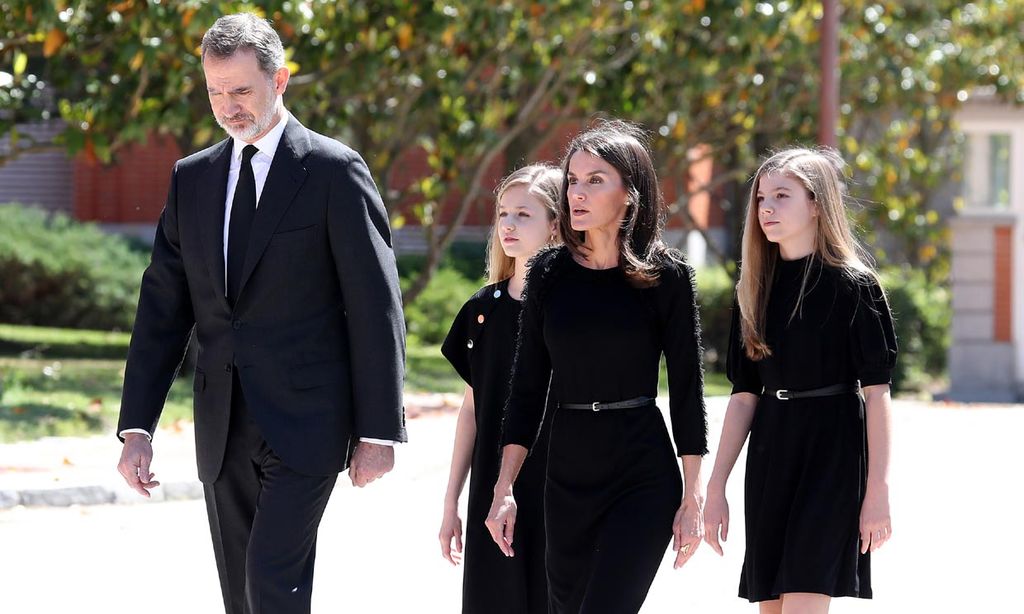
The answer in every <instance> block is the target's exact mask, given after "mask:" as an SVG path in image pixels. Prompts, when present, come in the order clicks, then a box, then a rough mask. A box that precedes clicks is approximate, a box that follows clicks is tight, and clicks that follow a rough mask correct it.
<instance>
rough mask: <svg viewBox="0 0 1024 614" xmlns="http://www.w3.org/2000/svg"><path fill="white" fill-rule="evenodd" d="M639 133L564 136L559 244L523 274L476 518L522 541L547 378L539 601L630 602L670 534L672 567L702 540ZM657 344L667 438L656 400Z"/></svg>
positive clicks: (654, 188) (695, 407) (669, 292)
mask: <svg viewBox="0 0 1024 614" xmlns="http://www.w3.org/2000/svg"><path fill="white" fill-rule="evenodd" d="M643 139H644V136H643V133H642V132H640V131H639V130H637V129H636V128H634V127H632V126H630V125H629V124H625V123H622V122H606V123H603V124H601V125H599V126H597V127H595V128H593V129H590V130H587V131H586V132H583V133H582V134H580V135H578V136H577V137H576V138H575V139H574V140H573V141H572V142H571V143H570V145H569V149H568V154H567V155H566V157H565V161H564V163H563V167H562V168H563V171H564V173H565V179H566V187H565V191H564V192H563V193H562V197H561V202H560V213H561V216H562V217H561V220H560V226H561V229H562V238H563V240H564V241H565V246H564V247H559V248H556V249H552V250H546V251H544V252H541V253H540V254H539V255H538V256H537V258H536V260H535V262H534V263H533V264H532V266H531V268H530V272H529V274H528V275H527V282H526V287H527V290H526V295H525V299H524V304H523V316H522V321H521V322H522V323H521V326H520V333H519V348H518V351H517V354H516V362H515V367H514V369H513V377H512V388H511V392H510V395H509V400H508V405H507V407H506V415H505V425H504V429H503V435H502V442H503V443H504V449H503V454H502V464H501V473H500V474H499V476H498V480H497V483H496V485H495V487H494V502H493V503H492V505H491V510H490V512H489V513H488V519H487V525H488V529H489V530H490V531H491V536H492V538H493V539H494V541H495V542H496V543H497V544H498V546H499V548H501V551H502V552H504V553H505V554H506V555H507V556H516V557H518V556H520V542H521V535H520V527H519V524H518V520H519V516H518V514H519V508H518V507H517V505H518V503H519V493H520V488H521V486H520V484H521V480H522V475H521V473H520V468H521V467H522V466H523V461H524V459H526V457H527V453H528V452H529V451H531V449H532V451H533V454H537V451H538V449H539V447H540V445H539V444H537V443H536V440H537V433H538V430H540V426H541V424H542V420H543V417H544V414H545V406H546V402H545V395H546V394H547V393H548V390H549V379H550V398H551V403H550V407H551V408H552V411H553V413H554V416H553V418H552V424H551V433H550V443H549V446H548V472H547V482H546V487H545V491H544V497H545V499H544V517H545V523H546V527H545V528H546V532H547V545H548V551H547V570H548V590H549V593H550V608H551V610H550V611H551V612H552V613H553V614H569V613H572V614H577V613H579V614H598V613H608V614H629V613H631V612H637V611H638V610H639V609H640V607H641V605H642V604H643V602H644V599H645V598H646V596H647V591H648V589H649V588H650V585H651V582H652V581H653V580H654V575H655V573H656V572H657V570H658V566H659V564H660V563H661V561H662V559H663V558H664V556H665V552H666V550H667V547H668V544H669V542H670V541H672V538H673V535H674V536H675V541H674V544H675V545H674V549H675V550H676V553H677V554H676V557H675V564H676V566H677V567H678V566H680V565H682V564H683V563H685V562H686V561H687V560H688V559H689V558H690V557H691V556H693V553H694V552H695V550H696V548H697V547H698V545H699V544H700V541H701V530H702V529H703V524H702V518H701V506H702V501H703V499H702V490H701V484H700V477H699V474H700V462H701V456H702V455H703V454H704V453H705V452H706V447H707V445H706V444H707V437H706V421H705V415H704V402H703V376H702V372H701V357H700V330H699V325H698V319H697V307H696V302H695V292H694V285H693V277H692V270H691V269H690V267H689V266H687V265H686V264H685V263H684V262H683V260H682V256H681V255H680V254H679V253H678V252H676V251H674V250H671V249H668V248H667V247H666V246H665V245H664V244H663V243H662V241H661V237H660V233H661V225H662V220H663V202H662V199H661V194H660V191H659V189H658V182H657V177H656V176H655V173H654V167H653V165H652V163H651V158H650V154H649V153H648V150H647V148H646V146H645V144H644V142H643ZM663 354H664V356H665V358H666V361H667V365H668V380H669V381H668V383H669V392H670V402H669V410H670V414H671V417H672V435H673V438H674V439H675V444H676V452H675V453H673V450H672V440H671V439H670V437H669V433H668V431H667V429H666V428H665V421H664V419H663V418H662V414H661V412H660V411H659V410H658V408H657V407H656V406H655V404H654V402H655V397H657V394H658V364H659V361H660V359H661V357H662V355H663ZM677 454H678V455H679V456H681V457H682V466H683V474H684V476H683V477H684V479H682V480H681V479H680V475H679V466H678V465H677V460H676V458H675V457H676V455H677ZM517 475H518V476H519V478H518V479H517ZM513 482H514V483H515V495H516V496H513V489H512V485H513Z"/></svg>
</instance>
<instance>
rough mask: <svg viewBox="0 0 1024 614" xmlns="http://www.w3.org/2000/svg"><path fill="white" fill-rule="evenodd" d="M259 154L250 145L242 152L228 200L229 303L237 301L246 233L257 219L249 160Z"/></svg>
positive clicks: (246, 246)
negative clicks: (230, 196) (232, 193)
mask: <svg viewBox="0 0 1024 614" xmlns="http://www.w3.org/2000/svg"><path fill="white" fill-rule="evenodd" d="M257 151H259V150H258V149H256V147H255V146H253V145H246V146H245V148H244V149H242V167H241V168H240V169H239V171H238V184H237V185H236V186H235V197H234V198H233V199H232V201H231V220H230V222H229V223H228V262H227V267H228V282H227V286H228V287H227V291H228V300H229V301H231V304H232V305H234V304H235V301H237V300H238V290H239V287H238V286H239V284H240V283H241V281H242V266H243V265H244V264H245V252H246V250H247V249H248V247H249V231H250V230H251V229H252V220H253V218H255V217H256V176H255V175H254V174H253V172H252V157H253V156H254V155H256V152H257Z"/></svg>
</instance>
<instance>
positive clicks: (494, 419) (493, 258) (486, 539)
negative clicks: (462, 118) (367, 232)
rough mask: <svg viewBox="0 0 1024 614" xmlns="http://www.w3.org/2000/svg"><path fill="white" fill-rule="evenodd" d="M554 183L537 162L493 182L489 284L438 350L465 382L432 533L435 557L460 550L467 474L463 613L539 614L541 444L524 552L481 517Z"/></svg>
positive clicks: (554, 229) (525, 503) (551, 229)
mask: <svg viewBox="0 0 1024 614" xmlns="http://www.w3.org/2000/svg"><path fill="white" fill-rule="evenodd" d="M561 189H562V173H561V171H559V169H557V168H555V167H553V166H547V165H542V164H536V165H532V166H527V167H525V168H521V169H519V170H517V171H515V172H514V173H512V174H511V175H509V176H508V177H507V178H506V179H505V180H504V181H502V183H501V185H499V186H498V189H497V190H496V194H497V201H496V207H495V215H496V220H495V223H494V229H493V231H492V233H491V238H490V244H489V246H488V263H487V277H488V284H487V285H486V286H484V287H483V288H481V289H480V291H478V292H477V293H476V294H474V295H473V296H472V297H471V298H470V299H469V300H468V301H467V302H466V304H465V305H464V306H463V307H462V310H461V311H460V312H459V315H458V316H457V317H456V318H455V321H454V322H453V323H452V328H451V331H450V332H449V333H448V337H447V338H446V339H445V341H444V344H443V345H442V346H441V352H442V353H443V354H444V356H445V358H447V359H448V360H449V362H451V363H452V366H454V367H455V369H456V371H458V373H459V375H461V376H462V378H463V379H464V380H465V381H466V394H465V397H464V398H463V401H462V407H461V409H460V410H459V417H458V422H457V426H456V429H455V449H454V452H453V453H452V465H451V472H450V475H449V478H448V491H447V494H446V495H445V501H444V517H443V520H442V522H441V532H440V535H439V538H440V541H441V554H442V556H444V557H445V558H446V559H448V561H450V562H451V563H452V564H457V563H458V562H459V561H460V560H461V558H462V554H463V552H462V550H463V547H462V521H461V519H460V518H459V512H458V507H459V496H460V495H461V493H462V487H463V485H464V484H465V481H466V474H467V473H469V474H470V482H469V504H468V506H467V515H466V519H467V525H466V546H465V568H464V569H465V570H464V573H463V585H462V587H463V588H462V612H463V613H464V614H546V613H547V580H546V577H545V573H544V518H543V486H544V463H545V453H544V452H545V451H544V450H540V451H539V453H538V454H535V455H533V456H532V457H530V460H529V462H527V463H526V465H525V466H524V467H523V472H522V482H521V489H520V493H521V496H522V510H523V512H522V529H523V530H522V540H521V542H520V546H521V550H522V556H520V557H517V558H515V559H509V558H507V557H505V556H504V555H502V553H501V552H500V551H499V550H498V549H496V548H495V547H494V546H493V545H491V543H490V541H491V538H490V536H489V535H488V533H487V528H486V527H485V526H484V520H485V519H486V517H487V510H488V509H490V505H491V495H492V491H491V488H492V487H493V486H494V481H495V480H496V479H497V477H498V464H499V460H500V456H501V446H500V443H499V439H500V435H501V416H502V410H503V409H504V407H505V398H506V397H507V396H508V383H509V379H510V378H511V376H512V359H513V357H514V355H515V346H516V335H517V334H518V331H519V312H520V303H519V300H520V294H521V292H522V288H523V283H524V281H525V280H526V271H527V263H528V262H529V259H530V258H531V257H532V256H533V255H534V254H536V253H537V251H538V250H539V249H540V248H541V247H544V246H545V245H548V244H551V243H553V242H554V241H555V238H556V237H557V236H558V226H557V221H556V220H557V213H558V208H557V202H558V196H559V193H560V192H561ZM453 546H454V548H453Z"/></svg>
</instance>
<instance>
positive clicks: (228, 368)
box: [224, 362, 231, 373]
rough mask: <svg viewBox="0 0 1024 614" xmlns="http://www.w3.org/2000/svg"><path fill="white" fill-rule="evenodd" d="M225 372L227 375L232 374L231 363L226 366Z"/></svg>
mask: <svg viewBox="0 0 1024 614" xmlns="http://www.w3.org/2000/svg"><path fill="white" fill-rule="evenodd" d="M224 372H225V373H231V363H230V362H229V363H227V364H226V365H224Z"/></svg>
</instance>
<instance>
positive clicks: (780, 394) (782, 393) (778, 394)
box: [775, 390, 789, 401]
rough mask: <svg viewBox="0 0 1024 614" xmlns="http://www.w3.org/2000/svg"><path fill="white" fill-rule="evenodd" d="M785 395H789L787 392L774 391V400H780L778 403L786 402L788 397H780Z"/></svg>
mask: <svg viewBox="0 0 1024 614" xmlns="http://www.w3.org/2000/svg"><path fill="white" fill-rule="evenodd" d="M787 393H789V391H788V390H776V391H775V398H776V399H778V400H780V401H788V400H789V398H788V397H784V396H782V395H784V394H787Z"/></svg>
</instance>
